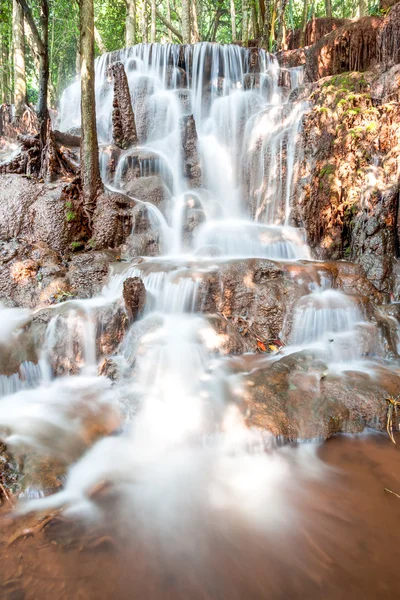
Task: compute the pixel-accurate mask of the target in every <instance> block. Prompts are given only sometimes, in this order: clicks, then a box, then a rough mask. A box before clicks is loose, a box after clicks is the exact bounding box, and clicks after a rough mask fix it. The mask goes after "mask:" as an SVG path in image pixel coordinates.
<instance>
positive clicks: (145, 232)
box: [122, 204, 163, 258]
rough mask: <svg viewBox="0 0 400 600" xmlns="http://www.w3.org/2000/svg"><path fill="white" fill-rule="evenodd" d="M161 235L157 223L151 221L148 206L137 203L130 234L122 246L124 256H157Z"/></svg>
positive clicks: (160, 245) (160, 244)
mask: <svg viewBox="0 0 400 600" xmlns="http://www.w3.org/2000/svg"><path fill="white" fill-rule="evenodd" d="M162 242H163V240H162V237H161V233H160V229H159V227H158V226H157V224H156V223H155V222H154V221H152V219H151V216H150V214H149V210H148V207H147V206H146V205H145V204H138V205H137V206H136V207H135V209H134V210H133V226H132V234H131V235H130V236H129V238H128V239H127V241H126V243H125V244H124V246H123V247H122V252H123V254H124V255H125V256H129V257H132V258H133V257H136V256H158V255H159V254H160V250H161V247H162Z"/></svg>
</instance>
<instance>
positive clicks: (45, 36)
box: [17, 0, 49, 145]
mask: <svg viewBox="0 0 400 600" xmlns="http://www.w3.org/2000/svg"><path fill="white" fill-rule="evenodd" d="M17 1H18V3H19V5H20V6H21V8H22V10H23V11H24V16H25V20H26V22H27V23H28V25H29V27H30V30H31V33H32V37H33V40H34V43H35V46H36V50H37V54H38V56H39V96H38V103H37V114H38V119H39V127H40V140H41V143H42V144H43V145H44V144H45V142H46V136H47V121H48V110H47V93H48V87H49V4H48V0H40V3H39V5H40V16H39V23H40V31H39V29H38V28H37V26H36V22H35V19H34V18H33V13H32V9H31V7H30V5H29V4H28V3H27V0H17Z"/></svg>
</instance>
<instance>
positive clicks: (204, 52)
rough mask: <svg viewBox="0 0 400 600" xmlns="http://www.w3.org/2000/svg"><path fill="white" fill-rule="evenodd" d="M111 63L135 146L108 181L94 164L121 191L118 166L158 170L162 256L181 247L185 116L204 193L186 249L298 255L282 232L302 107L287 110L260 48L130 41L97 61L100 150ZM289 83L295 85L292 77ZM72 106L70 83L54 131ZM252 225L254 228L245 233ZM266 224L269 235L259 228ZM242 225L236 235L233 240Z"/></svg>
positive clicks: (107, 126)
mask: <svg viewBox="0 0 400 600" xmlns="http://www.w3.org/2000/svg"><path fill="white" fill-rule="evenodd" d="M253 56H257V60H256V64H252V62H251V61H252V57H253ZM113 61H120V62H122V63H123V64H124V65H125V69H126V73H127V78H128V83H129V87H130V91H131V97H132V104H133V109H134V112H135V118H136V126H137V130H138V135H139V143H140V146H139V148H133V149H131V150H127V151H126V152H124V153H122V155H121V157H120V159H119V162H118V165H117V167H116V172H115V176H114V177H111V178H110V177H109V176H108V175H107V174H106V173H107V169H106V168H105V166H103V168H102V172H103V176H105V177H106V181H105V183H106V184H108V185H112V186H114V187H116V188H117V189H121V190H122V191H124V190H125V183H124V179H125V178H126V174H127V169H128V170H129V168H130V167H129V165H130V164H131V163H132V161H135V160H138V161H139V165H140V174H141V175H143V174H145V175H150V174H153V173H158V174H160V175H161V176H162V178H163V180H164V181H167V182H168V187H169V189H170V191H171V198H170V199H169V206H170V208H169V209H167V210H166V212H165V214H166V218H167V222H168V225H169V227H170V229H171V233H170V236H169V237H170V238H172V239H173V240H174V241H173V243H172V244H167V245H166V248H167V252H168V250H169V252H170V253H171V254H173V255H175V256H176V255H179V254H180V253H182V252H183V251H185V252H187V250H188V248H187V244H186V247H185V244H184V240H183V237H184V228H185V223H184V212H185V210H186V207H187V199H186V197H185V193H186V192H187V191H188V182H187V180H186V178H185V177H184V174H183V172H182V166H181V165H182V150H181V127H182V118H183V116H184V115H186V114H190V113H191V114H193V116H194V119H195V124H196V130H197V135H198V151H199V155H200V162H201V170H202V187H203V188H204V189H205V190H206V191H207V196H206V197H205V196H204V194H203V195H202V200H200V201H199V203H200V206H201V210H202V211H203V212H204V215H205V221H204V224H203V226H200V227H199V228H198V229H199V231H198V235H197V236H196V237H197V238H198V239H200V245H199V242H198V241H197V242H195V243H196V247H195V248H193V246H192V247H191V248H189V252H190V251H191V252H193V251H196V250H197V251H198V250H200V248H201V246H202V245H206V246H207V245H213V246H217V248H219V253H220V254H221V255H223V256H262V257H270V258H282V259H296V258H308V256H309V255H308V250H307V247H306V246H305V244H304V243H303V242H302V240H301V236H299V235H297V236H296V234H294V233H293V232H291V231H290V230H286V227H285V225H286V226H287V225H289V223H290V208H291V202H290V200H291V197H292V194H293V186H294V185H295V181H296V168H295V166H296V164H297V163H298V158H299V157H298V153H299V151H300V148H299V147H298V140H299V129H300V125H301V119H302V115H303V113H304V111H305V108H306V106H305V105H304V103H296V104H293V105H292V104H290V103H287V101H286V98H287V96H288V92H287V89H286V88H283V87H279V85H278V84H279V74H280V70H279V66H278V63H277V61H276V59H275V58H274V57H273V56H272V55H269V54H268V53H266V52H265V51H264V50H260V51H259V52H258V53H257V54H256V55H255V54H252V52H251V51H248V50H246V49H244V48H240V47H239V46H219V45H216V44H208V43H204V44H196V45H193V46H187V47H185V50H184V55H182V50H181V48H180V47H179V46H174V45H171V44H167V45H165V46H160V45H157V44H153V45H142V44H140V45H138V46H135V47H133V48H128V49H126V50H122V51H119V52H114V53H112V54H109V55H104V56H102V57H101V58H100V59H98V60H97V62H96V102H97V107H98V129H99V137H100V139H101V140H102V141H103V142H104V143H105V144H110V143H111V142H112V125H111V106H112V94H113V89H112V84H111V83H110V82H109V80H108V76H107V67H108V65H109V64H110V63H111V62H113ZM182 67H183V69H184V70H183V69H182ZM253 71H254V72H253ZM185 79H186V84H187V94H182V95H181V96H179V95H178V93H177V92H178V91H179V90H178V89H177V86H178V85H179V84H180V85H181V84H182V82H183V81H184V80H185ZM289 79H290V81H291V82H292V83H293V85H295V86H297V85H298V83H299V81H300V75H299V72H298V70H296V72H295V73H293V75H292V74H291V72H290V77H289ZM266 82H268V85H266ZM182 98H183V99H182ZM79 106H80V100H79V87H78V86H77V84H76V83H74V84H72V86H70V87H69V88H67V90H66V91H65V92H64V94H63V97H62V100H61V111H60V115H61V116H60V128H61V129H64V130H66V129H69V128H70V127H73V126H77V125H78V124H79V122H78V121H79ZM64 107H65V108H64ZM66 107H68V108H66ZM101 156H102V161H103V162H106V158H104V156H103V154H101ZM146 157H148V158H146ZM156 157H158V159H157V160H156ZM146 161H147V163H149V164H150V162H151V164H152V167H151V168H150V167H149V166H148V165H147V164H146ZM128 193H129V192H128ZM138 200H140V198H138ZM228 220H229V223H230V225H229V226H228V224H227V221H228ZM254 221H256V222H257V223H259V224H260V227H255V226H254V225H253V226H252V224H253V223H254ZM268 225H274V226H275V228H274V229H273V230H271V231H268V230H267V228H266V226H268ZM277 226H279V228H280V230H279V231H278V228H277ZM228 227H229V231H228ZM243 228H244V230H245V231H246V233H245V235H244V236H243V235H239V236H238V235H237V232H238V231H243ZM202 229H203V230H204V231H202ZM294 237H296V238H297V239H296V242H295V243H293V238H294ZM230 238H231V241H230ZM270 238H273V241H272V242H270Z"/></svg>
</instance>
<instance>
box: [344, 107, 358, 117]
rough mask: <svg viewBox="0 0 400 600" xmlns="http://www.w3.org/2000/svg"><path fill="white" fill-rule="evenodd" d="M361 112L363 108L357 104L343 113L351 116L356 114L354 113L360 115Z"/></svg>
mask: <svg viewBox="0 0 400 600" xmlns="http://www.w3.org/2000/svg"><path fill="white" fill-rule="evenodd" d="M360 112H361V108H360V107H359V106H357V107H356V108H349V109H348V110H346V111H345V112H344V113H343V115H349V116H354V115H359V114H360Z"/></svg>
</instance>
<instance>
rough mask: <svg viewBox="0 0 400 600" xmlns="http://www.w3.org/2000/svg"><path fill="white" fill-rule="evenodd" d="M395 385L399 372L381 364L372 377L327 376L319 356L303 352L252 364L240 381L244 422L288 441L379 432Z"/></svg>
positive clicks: (352, 374)
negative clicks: (371, 430) (338, 434)
mask: <svg viewBox="0 0 400 600" xmlns="http://www.w3.org/2000/svg"><path fill="white" fill-rule="evenodd" d="M247 369H248V370H249V371H250V370H251V365H247ZM399 385H400V378H399V376H398V375H397V374H395V373H393V372H391V371H389V370H387V369H384V368H382V367H377V368H376V370H375V371H374V373H373V374H371V376H370V375H367V374H366V373H365V372H356V371H347V372H344V373H343V375H342V376H337V375H336V376H335V375H331V374H329V373H328V367H327V366H326V364H325V363H324V361H323V360H321V358H319V357H318V355H316V354H315V353H312V352H306V351H302V352H298V353H296V354H291V355H289V356H285V357H282V358H280V359H279V360H275V362H272V361H270V362H269V363H265V361H264V365H263V366H262V367H261V368H260V367H259V366H257V365H256V368H255V370H253V371H252V372H250V373H249V374H248V375H246V376H245V377H244V380H243V382H242V394H241V395H242V402H243V404H242V408H243V410H244V412H245V414H246V420H247V423H248V425H251V426H257V427H262V428H263V429H267V430H268V431H271V432H272V433H273V434H274V435H275V436H277V437H280V438H282V439H285V440H288V441H297V440H300V439H301V440H306V439H315V438H319V439H327V438H329V437H331V436H332V435H334V434H336V433H359V432H361V431H363V429H364V428H367V427H370V428H374V429H378V430H381V431H383V430H384V429H385V427H386V411H387V405H386V402H385V397H388V395H393V394H395V395H396V394H397V392H398V389H399Z"/></svg>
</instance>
